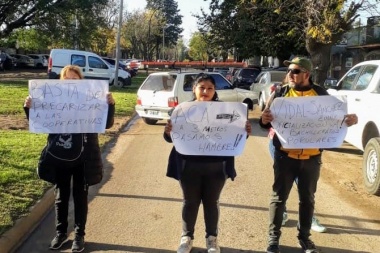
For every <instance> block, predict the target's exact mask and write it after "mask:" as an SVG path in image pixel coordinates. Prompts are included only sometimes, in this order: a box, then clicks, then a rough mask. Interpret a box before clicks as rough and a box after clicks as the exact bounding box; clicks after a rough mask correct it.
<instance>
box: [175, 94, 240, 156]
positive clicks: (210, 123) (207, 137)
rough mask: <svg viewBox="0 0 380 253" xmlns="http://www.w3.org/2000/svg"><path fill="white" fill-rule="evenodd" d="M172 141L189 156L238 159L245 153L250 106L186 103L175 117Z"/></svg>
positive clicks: (220, 103)
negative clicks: (231, 157)
mask: <svg viewBox="0 0 380 253" xmlns="http://www.w3.org/2000/svg"><path fill="white" fill-rule="evenodd" d="M170 119H171V122H172V125H173V128H172V132H171V138H172V140H173V143H174V146H175V148H176V150H177V151H178V152H179V153H181V154H185V155H207V156H235V155H239V154H241V153H242V152H243V149H244V145H245V141H246V137H247V133H246V131H245V122H246V121H247V106H246V105H245V104H243V103H238V102H197V101H194V102H184V103H181V104H180V105H178V106H177V107H176V108H175V110H174V111H173V113H172V115H171V118H170Z"/></svg>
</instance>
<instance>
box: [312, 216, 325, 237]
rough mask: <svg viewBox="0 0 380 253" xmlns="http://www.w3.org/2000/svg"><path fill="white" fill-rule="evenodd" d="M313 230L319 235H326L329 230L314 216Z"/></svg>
mask: <svg viewBox="0 0 380 253" xmlns="http://www.w3.org/2000/svg"><path fill="white" fill-rule="evenodd" d="M311 230H313V231H315V232H319V233H324V232H326V230H327V228H326V227H325V226H323V225H321V223H319V220H318V219H317V218H316V217H315V216H313V220H312V222H311Z"/></svg>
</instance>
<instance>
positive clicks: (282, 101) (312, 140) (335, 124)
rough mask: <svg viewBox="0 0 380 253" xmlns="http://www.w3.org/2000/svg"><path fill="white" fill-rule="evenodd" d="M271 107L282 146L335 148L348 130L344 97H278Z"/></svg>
mask: <svg viewBox="0 0 380 253" xmlns="http://www.w3.org/2000/svg"><path fill="white" fill-rule="evenodd" d="M270 110H271V112H272V114H273V117H274V120H273V121H272V126H273V128H274V129H275V131H276V133H277V136H278V137H279V139H280V141H281V144H282V146H283V147H284V148H298V149H299V148H335V147H339V146H341V145H342V143H343V140H344V138H345V136H346V133H347V126H346V124H344V119H345V118H344V115H346V114H347V99H346V97H345V96H308V97H281V98H276V99H274V100H273V103H272V105H271V107H270Z"/></svg>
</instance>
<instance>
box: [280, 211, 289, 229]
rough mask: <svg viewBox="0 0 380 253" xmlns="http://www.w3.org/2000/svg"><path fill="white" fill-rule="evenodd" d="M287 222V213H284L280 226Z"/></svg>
mask: <svg viewBox="0 0 380 253" xmlns="http://www.w3.org/2000/svg"><path fill="white" fill-rule="evenodd" d="M288 220H289V218H288V213H287V212H284V213H283V214H282V226H284V225H285V223H286V222H287V221H288Z"/></svg>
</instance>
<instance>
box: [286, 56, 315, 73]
mask: <svg viewBox="0 0 380 253" xmlns="http://www.w3.org/2000/svg"><path fill="white" fill-rule="evenodd" d="M290 64H296V65H298V66H300V67H301V68H303V69H305V70H307V71H308V72H311V70H312V69H313V64H312V63H311V61H310V60H309V59H308V58H305V57H295V58H293V59H292V60H291V61H284V65H285V66H289V65H290Z"/></svg>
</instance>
